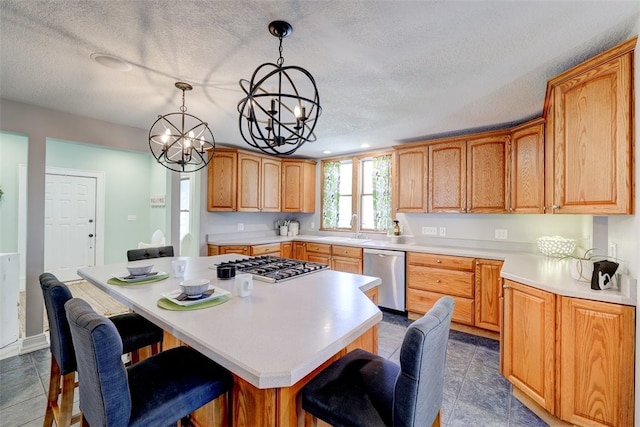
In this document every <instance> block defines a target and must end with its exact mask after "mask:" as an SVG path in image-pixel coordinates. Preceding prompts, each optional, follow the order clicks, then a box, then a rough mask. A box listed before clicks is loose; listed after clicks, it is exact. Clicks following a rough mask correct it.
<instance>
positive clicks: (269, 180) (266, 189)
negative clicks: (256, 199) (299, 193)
mask: <svg viewBox="0 0 640 427" xmlns="http://www.w3.org/2000/svg"><path fill="white" fill-rule="evenodd" d="M261 174H262V176H261V179H260V194H261V197H260V199H261V200H260V212H280V194H281V192H280V176H281V175H280V160H278V159H267V158H263V159H262V161H261Z"/></svg>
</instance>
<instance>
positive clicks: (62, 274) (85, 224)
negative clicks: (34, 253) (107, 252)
mask: <svg viewBox="0 0 640 427" xmlns="http://www.w3.org/2000/svg"><path fill="white" fill-rule="evenodd" d="M46 179H47V180H46V187H45V236H44V248H45V252H44V269H45V271H48V272H50V273H52V274H54V275H55V276H56V277H57V278H58V279H59V280H60V281H63V282H64V281H69V280H76V279H79V277H78V275H77V274H76V271H77V270H78V268H82V267H89V266H93V265H95V264H96V250H95V242H96V237H95V234H96V188H97V182H96V181H97V180H96V178H95V177H86V176H73V175H57V174H50V173H47V178H46Z"/></svg>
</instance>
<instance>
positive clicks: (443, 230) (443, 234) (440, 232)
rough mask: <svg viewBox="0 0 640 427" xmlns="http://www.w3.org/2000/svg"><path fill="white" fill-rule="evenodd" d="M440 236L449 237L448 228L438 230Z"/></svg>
mask: <svg viewBox="0 0 640 427" xmlns="http://www.w3.org/2000/svg"><path fill="white" fill-rule="evenodd" d="M438 235H439V236H440V237H446V236H447V228H446V227H440V228H439V229H438Z"/></svg>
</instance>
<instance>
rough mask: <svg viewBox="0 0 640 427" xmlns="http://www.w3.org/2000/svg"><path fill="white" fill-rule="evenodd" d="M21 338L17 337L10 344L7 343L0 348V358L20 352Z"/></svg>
mask: <svg viewBox="0 0 640 427" xmlns="http://www.w3.org/2000/svg"><path fill="white" fill-rule="evenodd" d="M21 341H22V340H21V339H18V340H17V341H15V342H12V343H11V344H7V345H5V346H4V347H2V348H0V360H3V359H8V358H10V357H13V356H17V355H18V354H20V342H21Z"/></svg>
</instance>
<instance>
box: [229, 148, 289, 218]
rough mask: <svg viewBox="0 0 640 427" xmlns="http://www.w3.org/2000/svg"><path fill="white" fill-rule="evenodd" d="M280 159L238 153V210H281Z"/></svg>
mask: <svg viewBox="0 0 640 427" xmlns="http://www.w3.org/2000/svg"><path fill="white" fill-rule="evenodd" d="M280 166H281V162H280V159H277V158H273V157H267V156H262V155H256V154H249V153H244V152H240V153H238V211H243V212H280Z"/></svg>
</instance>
